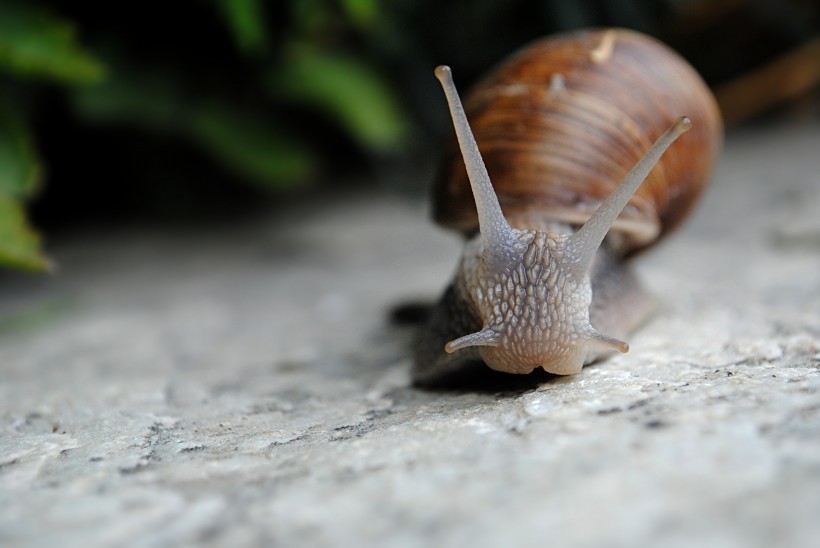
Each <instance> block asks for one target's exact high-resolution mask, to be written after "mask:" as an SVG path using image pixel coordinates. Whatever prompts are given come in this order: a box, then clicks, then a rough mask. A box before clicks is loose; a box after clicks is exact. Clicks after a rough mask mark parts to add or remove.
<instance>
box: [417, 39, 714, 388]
mask: <svg viewBox="0 0 820 548" xmlns="http://www.w3.org/2000/svg"><path fill="white" fill-rule="evenodd" d="M645 50H648V53H647V51H645ZM656 50H659V51H656ZM544 51H548V52H551V53H550V56H551V57H550V58H549V59H547V60H543V59H542V58H541V57H540V55H543V54H544ZM536 54H538V55H536ZM627 54H628V55H627ZM562 55H563V56H562ZM624 55H627V57H628V58H631V59H632V61H630V63H631V65H629V63H627V65H629V66H627V67H626V69H625V68H624V66H623V65H624V63H625V61H624V60H623V58H624ZM567 59H569V60H570V61H571V62H570V61H567ZM658 59H660V60H661V65H662V67H661V68H657V67H655V66H654V65H653V64H652V63H654V62H657V60H658ZM616 61H617V63H616ZM607 63H613V64H615V65H616V68H617V70H619V71H623V70H626V72H627V73H628V72H629V70H633V71H636V72H638V73H641V71H644V72H647V73H649V76H647V77H644V80H646V79H647V78H649V77H652V78H656V77H663V78H670V77H673V76H674V78H676V79H677V78H684V79H686V78H690V77H691V78H694V83H692V82H688V87H687V86H681V85H678V86H677V87H675V88H670V87H669V85H668V82H667V81H666V80H664V83H663V84H662V85H660V86H659V89H658V90H654V91H655V92H656V93H657V94H658V95H660V98H659V99H656V100H654V101H648V100H646V98H645V97H643V95H642V94H638V93H636V94H635V95H636V99H637V100H638V101H639V106H638V107H632V110H631V111H627V110H626V109H625V108H624V107H622V106H621V105H620V103H618V102H617V101H614V102H613V104H608V103H607V102H606V98H607V96H608V94H607V93H606V91H602V90H600V89H598V90H595V89H594V86H593V91H594V94H593V92H592V91H590V89H588V88H587V87H585V86H587V85H588V84H589V82H590V81H596V80H597V81H598V83H597V85H598V86H606V85H609V84H610V82H609V80H607V78H610V76H608V75H607V70H611V69H606V70H603V77H602V76H601V73H602V69H601V67H604V66H606V65H607ZM532 65H534V68H528V66H532ZM635 65H637V66H635ZM555 66H560V67H562V68H563V69H564V71H563V72H559V71H557V69H556V68H555ZM661 69H663V70H661ZM664 70H665V71H666V72H664ZM532 74H536V75H537V78H536V79H535V80H534V81H531V80H528V79H527V78H528V77H529V76H526V75H530V76H531V75H532ZM436 75H437V77H438V78H439V80H440V81H441V82H442V85H443V86H444V89H445V92H446V95H447V99H448V103H449V105H450V111H451V114H452V116H453V120H454V125H455V128H456V133H457V136H458V146H459V148H460V151H461V156H462V157H463V162H462V164H461V166H462V169H463V167H464V165H465V164H466V166H467V169H466V171H464V173H463V176H461V174H460V171H459V170H458V169H456V168H454V167H452V164H445V165H447V166H448V167H446V168H445V170H444V172H443V173H444V174H445V176H444V177H443V178H440V179H439V181H438V185H439V186H438V190H437V194H436V197H437V202H436V205H435V214H436V217H437V219H438V220H440V221H442V220H443V219H442V216H446V217H447V219H446V221H445V222H446V224H448V225H449V226H451V227H453V228H457V229H460V230H463V231H464V232H465V234H467V235H468V238H469V240H468V242H467V244H466V246H465V249H464V253H463V256H462V258H461V261H460V263H459V266H458V269H457V272H456V276H455V279H454V281H453V283H452V284H451V285H450V287H448V289H447V290H446V292H445V294H444V296H443V297H442V299H441V301H440V302H439V304H438V305H437V307H436V308H435V309H434V311H433V314H432V317H431V319H430V322H429V324H428V326H427V327H426V329H425V330H424V331H422V333H421V335H420V338H419V340H418V344H417V347H416V349H417V351H416V357H415V369H414V378H415V380H416V382H417V383H421V384H430V383H435V382H437V381H438V380H441V379H446V378H448V377H449V376H450V375H452V374H454V373H459V372H461V371H463V370H465V369H469V367H474V366H475V364H476V363H480V362H482V361H483V362H484V363H485V364H486V365H487V366H489V367H490V368H491V369H495V370H497V371H503V372H507V373H517V374H523V373H529V372H531V371H533V370H534V369H535V368H539V367H542V368H543V369H544V370H546V371H548V372H550V373H555V374H561V375H566V374H572V373H577V372H578V371H580V370H581V368H582V367H583V365H584V364H585V363H588V362H590V361H591V360H594V359H597V358H598V357H600V356H601V355H604V354H606V353H608V352H611V351H612V350H619V351H621V352H625V351H627V350H628V345H627V344H626V343H625V342H622V341H621V340H620V338H622V337H624V336H625V335H628V334H629V333H630V332H632V331H633V330H634V329H635V328H636V327H637V326H638V325H640V323H642V322H643V321H644V320H645V319H646V317H647V316H648V315H649V314H650V313H651V311H652V309H653V308H654V307H653V301H652V299H651V298H649V297H648V296H647V295H646V294H645V293H644V292H643V291H642V290H641V289H640V286H639V284H638V283H637V282H636V280H635V278H634V277H633V276H632V274H631V273H630V271H629V269H628V265H627V264H626V263H625V262H624V261H623V259H622V257H623V256H625V255H627V254H630V253H632V252H634V251H636V250H639V249H642V248H644V247H646V246H648V245H650V244H651V243H653V242H654V241H655V240H656V239H657V238H659V237H660V235H661V234H663V233H664V232H665V231H667V230H669V229H670V228H671V227H673V226H674V225H676V224H677V223H678V222H680V218H681V216H682V214H683V212H685V210H688V208H689V207H691V204H692V203H693V202H694V201H695V200H696V198H697V195H698V194H699V192H700V190H701V189H702V187H703V185H704V184H705V180H706V177H707V175H708V171H709V169H710V168H711V165H712V164H713V163H714V160H715V156H716V154H717V151H718V150H719V148H720V142H721V131H722V130H721V124H720V118H719V115H718V113H717V109H716V106H715V104H714V100H713V98H712V97H711V94H710V92H709V91H708V89H707V88H706V87H705V85H704V84H703V82H702V81H701V80H700V78H699V77H698V76H697V74H695V73H694V71H693V70H692V69H691V68H690V67H689V66H688V65H687V64H686V63H685V61H683V60H682V59H680V58H679V57H677V55H676V54H674V52H672V51H671V50H669V49H668V48H666V47H665V46H663V45H661V44H659V43H657V42H656V41H654V40H652V39H650V38H648V37H644V36H642V35H639V34H637V33H634V32H629V31H621V30H608V31H593V32H589V31H587V32H580V33H574V34H569V35H561V36H559V37H557V38H553V39H549V40H546V41H541V42H537V43H535V44H534V45H533V46H530V47H529V48H525V49H524V50H523V51H522V52H519V53H518V54H515V55H513V56H512V58H511V60H510V61H509V62H508V63H507V64H505V65H503V66H502V67H501V68H500V69H498V70H497V71H495V72H494V73H493V74H491V76H490V77H489V78H488V80H487V81H486V82H485V83H482V84H480V85H479V86H478V88H477V89H476V91H474V92H473V94H472V95H471V96H470V97H471V99H470V100H469V102H468V104H467V114H465V109H464V108H463V107H462V105H461V101H460V99H459V98H458V94H457V92H456V91H455V86H454V84H453V83H452V78H451V75H450V70H449V68H447V67H439V68H438V69H436ZM627 76H628V74H627ZM620 78H621V79H623V78H625V76H621V77H620ZM649 81H650V83H651V78H649ZM619 82H621V83H620V85H622V86H623V82H622V81H621V80H619ZM635 82H637V83H640V84H643V83H644V82H643V81H640V80H635ZM642 93H646V90H644V92H642ZM511 99H514V101H511ZM522 105H523V106H522ZM681 105H683V106H682V107H681ZM679 107H680V108H689V109H690V110H689V111H688V112H687V111H685V110H677V109H678V108H679ZM607 108H608V109H609V111H608V112H609V114H605V111H606V110H607ZM670 109H671V110H670ZM471 112H472V113H473V114H470V113H471ZM690 113H692V114H693V118H695V120H701V121H702V122H704V125H705V128H701V129H700V130H698V131H697V133H695V139H694V140H692V139H689V140H687V137H688V136H689V134H687V135H686V136H684V137H682V138H681V139H680V141H679V142H675V141H676V139H678V138H679V137H681V136H682V135H683V134H684V133H685V132H687V131H688V130H689V129H690V128H692V127H693V126H694V127H695V128H697V121H694V122H693V121H692V120H690V119H689V118H687V117H680V115H682V114H687V115H688V114H690ZM468 117H469V118H470V122H471V123H473V124H474V127H475V128H476V129H474V130H473V131H471V128H470V124H468V122H467V118H468ZM577 118H580V119H581V120H580V121H577V120H575V119H577ZM676 118H677V121H675V122H674V123H672V122H673V121H674V120H675V119H676ZM512 119H517V120H518V121H517V122H516V123H514V124H513V123H511V120H512ZM650 122H651V123H650ZM610 124H611V125H612V126H610ZM670 124H671V127H670ZM641 125H642V126H644V127H645V131H644V132H643V133H641V132H639V131H637V129H636V128H637V127H639V126H641ZM657 126H660V128H661V129H660V130H656V127H657ZM667 128H668V129H667ZM664 130H665V131H664ZM690 133H694V131H693V132H690ZM474 134H475V135H474ZM624 134H625V135H624ZM535 139H541V141H539V142H535V143H533V142H532V141H533V140H535ZM556 139H564V141H565V142H563V143H558V142H557V141H556ZM653 141H654V144H652V143H653ZM588 142H592V143H593V146H594V147H599V149H596V150H595V151H594V152H590V151H589V147H588V146H587V144H588ZM673 142H675V144H674V146H671V145H672V143H673ZM650 145H651V147H650ZM667 148H669V153H668V154H664V152H665V151H666V150H667ZM602 150H603V151H602ZM584 154H589V155H590V156H589V158H587V159H585V158H584V156H583V155H584ZM607 154H609V157H607V156H606V155H607ZM482 156H483V157H484V160H483V159H482ZM485 160H486V162H487V168H485V165H484V161H485ZM627 161H628V162H629V164H628V165H626V166H625V167H623V169H622V164H624V163H626V162H627ZM505 162H506V163H507V164H510V165H508V166H507V167H505V168H503V169H501V170H500V171H499V168H498V167H497V166H498V165H499V163H501V164H504V163H505ZM520 162H531V163H532V164H533V165H534V166H535V167H533V166H529V167H528V166H527V165H523V166H521V165H518V163H520ZM687 162H688V163H689V164H690V168H691V169H690V170H689V171H687V170H686V169H684V166H685V164H686V163H687ZM493 166H496V167H493ZM630 168H631V169H630ZM653 168H654V169H653ZM573 169H574V170H575V171H576V172H577V174H578V176H577V179H576V180H572V179H571V177H570V175H571V173H570V172H572V171H573ZM488 171H489V172H490V173H489V174H488ZM493 171H495V175H493ZM499 174H500V176H499ZM494 176H499V178H500V181H499V180H496V179H493V182H492V183H491V182H490V179H491V177H494ZM462 179H463V181H462ZM644 179H646V183H644V184H643V185H642V184H641V183H642V182H643V181H644ZM566 181H570V182H569V183H566ZM619 181H620V182H619ZM653 185H654V186H653ZM463 186H466V195H465V196H464V197H463V198H459V196H460V195H462V194H465V193H464V192H463V190H462V187H463ZM593 187H594V188H593ZM667 187H668V188H669V190H668V191H664V190H663V188H667ZM602 189H603V192H602ZM636 192H637V193H636ZM527 193H528V194H527ZM583 193H586V194H583ZM525 194H527V195H528V196H529V197H527V196H525ZM442 197H449V199H451V200H463V203H462V202H456V203H452V204H449V203H448V204H446V205H442V201H441V200H442ZM476 205H477V207H476ZM670 207H672V208H673V210H672V211H670V209H669V208H670ZM675 208H676V209H675ZM502 210H503V212H502ZM445 214H446V215H445ZM619 215H620V217H619ZM578 225H581V226H580V228H578ZM610 228H612V233H611V234H610V236H609V237H608V238H607V239H606V241H604V238H605V237H606V236H607V234H608V233H609V231H610ZM476 229H478V233H477V234H476Z"/></svg>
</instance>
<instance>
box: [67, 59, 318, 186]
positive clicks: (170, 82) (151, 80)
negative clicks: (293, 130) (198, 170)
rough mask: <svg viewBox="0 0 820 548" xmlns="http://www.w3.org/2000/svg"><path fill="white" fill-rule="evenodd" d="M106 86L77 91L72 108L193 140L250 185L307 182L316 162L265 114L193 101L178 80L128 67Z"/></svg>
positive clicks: (214, 101)
mask: <svg viewBox="0 0 820 548" xmlns="http://www.w3.org/2000/svg"><path fill="white" fill-rule="evenodd" d="M111 66H115V67H117V70H114V71H112V72H111V74H110V75H109V77H108V78H107V79H106V81H105V82H103V83H102V84H99V85H96V86H88V87H83V88H78V89H74V90H72V94H71V97H72V104H73V106H74V108H75V109H76V111H77V112H78V114H79V115H80V116H81V117H83V118H85V119H86V120H92V121H96V122H98V123H106V124H124V125H128V126H132V127H139V128H142V129H144V130H148V131H152V132H156V133H161V134H165V135H175V136H179V137H182V138H185V139H188V140H190V141H193V142H194V143H196V144H197V145H199V147H200V148H202V149H204V150H205V151H206V152H207V153H208V154H210V155H211V156H213V157H214V159H215V160H217V161H218V162H221V163H222V164H223V165H225V166H227V167H228V168H230V169H232V170H233V171H234V172H236V173H237V174H238V175H239V176H241V177H243V178H245V179H246V180H248V181H249V182H252V183H255V184H258V185H261V186H264V187H266V188H285V187H292V186H295V185H299V184H302V183H304V182H305V181H306V180H307V179H309V178H310V177H311V176H312V174H313V171H314V166H315V165H316V163H317V162H316V160H315V158H314V155H313V153H312V152H311V151H310V150H309V149H308V148H307V146H306V145H304V144H302V143H300V142H298V141H297V140H296V139H295V138H293V137H291V136H290V135H287V134H285V133H284V132H282V131H281V130H279V129H277V128H276V127H275V125H274V124H273V123H272V122H271V121H270V120H268V119H266V117H265V116H263V115H260V113H257V112H253V111H250V110H249V109H245V110H243V109H240V108H237V107H234V106H230V103H228V101H227V100H225V99H217V98H214V99H210V100H204V101H203V100H190V97H191V96H195V94H191V93H185V90H184V89H183V88H182V86H181V85H179V82H178V81H177V80H176V79H175V75H174V74H171V73H165V72H163V71H161V70H157V69H153V70H133V69H131V70H128V69H127V68H125V67H127V66H128V64H127V63H124V62H117V63H111Z"/></svg>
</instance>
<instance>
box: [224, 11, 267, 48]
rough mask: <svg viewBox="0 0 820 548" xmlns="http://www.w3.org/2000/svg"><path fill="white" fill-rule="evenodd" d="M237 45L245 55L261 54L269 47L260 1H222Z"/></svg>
mask: <svg viewBox="0 0 820 548" xmlns="http://www.w3.org/2000/svg"><path fill="white" fill-rule="evenodd" d="M219 6H220V7H221V8H222V12H223V13H224V14H225V17H226V18H227V24H228V26H229V27H230V29H231V31H232V32H233V35H234V39H235V40H236V44H237V45H238V46H239V49H240V50H242V51H243V52H245V53H260V52H262V51H263V50H264V49H265V46H266V45H267V39H268V36H267V34H268V33H267V28H265V17H264V13H263V11H264V10H263V9H262V2H261V1H260V0H220V1H219Z"/></svg>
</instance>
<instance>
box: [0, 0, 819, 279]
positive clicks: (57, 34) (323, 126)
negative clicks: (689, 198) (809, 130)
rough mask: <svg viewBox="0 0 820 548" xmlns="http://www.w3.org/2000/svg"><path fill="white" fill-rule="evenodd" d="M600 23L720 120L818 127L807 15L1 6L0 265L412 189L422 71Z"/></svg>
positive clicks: (429, 102)
mask: <svg viewBox="0 0 820 548" xmlns="http://www.w3.org/2000/svg"><path fill="white" fill-rule="evenodd" d="M600 25H608V26H623V27H629V28H634V29H637V30H640V31H643V32H646V33H648V34H651V35H654V36H656V37H658V38H660V39H661V40H664V41H665V42H667V43H669V44H670V45H672V47H674V48H676V49H677V50H678V51H680V52H681V53H682V54H683V55H684V56H685V57H687V58H688V59H689V60H690V61H691V62H692V63H693V64H694V65H695V66H696V67H697V68H698V69H699V70H700V71H701V73H702V74H703V75H704V77H705V78H706V80H707V81H708V82H709V83H710V84H711V85H713V86H715V87H716V88H717V90H718V96H719V98H720V99H721V102H722V107H723V108H724V112H725V113H726V114H727V117H728V118H729V121H740V120H748V119H754V118H755V117H756V116H759V115H760V114H761V113H767V112H768V113H770V112H771V110H772V107H774V106H776V105H780V108H779V109H778V110H776V112H777V113H778V115H780V116H782V115H783V114H784V113H798V114H797V115H796V116H798V117H802V118H813V119H816V118H817V115H818V111H819V110H820V108H818V94H817V91H818V82H820V42H818V36H819V35H818V26H820V8H819V7H818V3H817V2H816V1H814V0H714V1H709V0H661V1H658V0H617V1H616V0H578V1H571V2H570V1H559V0H509V1H506V2H495V1H490V0H476V1H472V2H468V1H456V2H450V3H443V2H438V1H433V0H385V1H378V0H287V1H284V0H280V1H273V0H271V1H265V0H177V1H175V2H160V1H157V0H145V1H143V2H139V3H120V2H91V1H82V0H77V1H74V2H58V1H56V0H0V265H3V266H6V267H13V268H18V269H23V270H29V271H45V270H48V268H49V266H50V263H49V261H48V259H47V258H46V257H45V256H44V254H43V252H42V250H41V246H40V241H39V240H40V239H39V237H38V235H37V233H36V232H35V231H34V229H33V228H32V225H35V226H37V227H39V228H40V229H42V230H44V231H45V232H46V234H48V235H50V236H53V235H58V234H59V233H61V232H62V231H64V230H66V229H70V228H71V227H76V226H80V225H88V224H91V225H93V226H106V224H112V223H122V222H123V221H127V220H136V219H141V220H144V219H146V218H150V219H152V220H157V221H159V222H167V221H169V220H170V221H174V220H177V219H180V218H183V219H190V218H197V217H204V218H207V219H214V218H220V217H223V218H224V217H225V216H230V215H231V212H233V211H236V210H237V208H238V209H239V210H242V211H246V208H247V207H248V206H249V205H252V204H255V203H259V202H260V199H259V198H260V196H262V197H265V198H268V199H269V200H277V199H281V197H282V196H284V195H286V194H288V193H294V192H304V189H306V188H311V187H315V186H317V185H325V186H328V185H340V184H345V182H348V181H349V182H350V183H346V184H354V183H353V182H355V181H369V182H370V184H381V185H388V186H394V187H402V188H406V189H412V190H416V189H418V190H421V189H423V188H424V187H425V185H426V183H427V179H428V174H429V171H430V168H431V166H432V165H433V163H434V161H435V160H436V157H437V153H436V152H435V151H436V148H437V147H436V145H437V143H439V142H440V140H441V138H442V136H443V135H446V132H447V131H448V130H449V126H448V124H449V119H448V118H447V115H446V110H445V106H444V102H443V101H442V100H441V97H440V90H438V89H437V87H436V82H435V80H434V78H433V77H432V68H433V67H434V66H435V65H437V64H439V63H442V62H447V63H449V64H451V65H453V66H454V69H455V70H457V74H458V81H459V85H460V86H461V87H462V88H466V86H467V85H468V84H469V83H470V82H471V81H474V80H475V78H477V77H478V76H479V75H480V74H481V73H483V72H484V71H486V70H487V68H489V67H490V66H491V65H492V64H494V63H495V62H497V61H498V60H500V59H501V58H502V57H504V56H505V55H506V54H507V53H509V52H510V51H512V50H514V49H515V48H517V47H519V46H520V45H522V44H523V43H525V42H527V41H528V40H531V39H534V38H536V37H539V36H542V35H545V34H548V33H551V32H556V31H560V30H565V29H571V28H576V27H583V26H600ZM784 104H785V105H786V106H783V105H784ZM44 183H47V184H44ZM261 201H267V200H261Z"/></svg>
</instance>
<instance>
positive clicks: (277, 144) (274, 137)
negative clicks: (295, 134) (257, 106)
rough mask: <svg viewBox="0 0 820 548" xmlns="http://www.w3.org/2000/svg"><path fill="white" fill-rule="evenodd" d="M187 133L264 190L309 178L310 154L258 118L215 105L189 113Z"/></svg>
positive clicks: (312, 166)
mask: <svg viewBox="0 0 820 548" xmlns="http://www.w3.org/2000/svg"><path fill="white" fill-rule="evenodd" d="M187 131H188V133H189V134H190V136H191V137H192V138H194V139H195V140H196V141H198V142H199V143H200V145H201V146H203V147H205V148H207V149H209V150H210V151H211V152H212V153H213V154H214V155H215V156H217V158H218V159H219V160H221V161H222V162H223V163H224V164H226V165H228V166H229V167H232V168H233V169H234V170H236V171H237V172H238V173H240V174H241V175H243V176H245V177H246V178H248V179H249V180H251V181H254V182H256V183H259V184H261V185H263V186H267V187H286V186H294V185H296V184H300V183H303V182H304V181H305V180H307V179H308V178H310V177H311V175H312V173H313V170H314V165H315V164H316V162H315V159H314V158H313V155H312V154H311V153H310V151H309V150H308V149H307V148H306V147H304V146H303V145H301V144H300V143H298V142H297V141H295V140H294V139H293V138H292V137H290V136H289V135H287V134H284V133H282V132H280V131H279V130H277V129H276V128H274V127H272V126H271V125H270V124H268V123H265V122H264V121H263V120H260V119H259V118H257V117H251V116H249V115H246V114H242V113H239V112H235V111H233V110H231V109H228V108H226V107H224V106H220V105H217V104H213V105H206V106H202V107H199V108H197V109H196V110H195V111H194V112H192V113H191V118H190V121H189V124H188V130H187Z"/></svg>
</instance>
